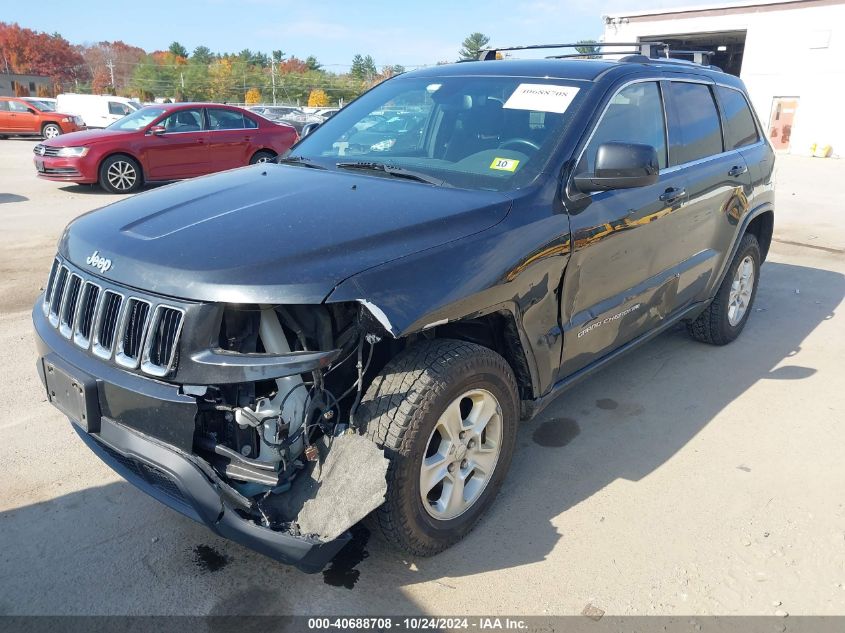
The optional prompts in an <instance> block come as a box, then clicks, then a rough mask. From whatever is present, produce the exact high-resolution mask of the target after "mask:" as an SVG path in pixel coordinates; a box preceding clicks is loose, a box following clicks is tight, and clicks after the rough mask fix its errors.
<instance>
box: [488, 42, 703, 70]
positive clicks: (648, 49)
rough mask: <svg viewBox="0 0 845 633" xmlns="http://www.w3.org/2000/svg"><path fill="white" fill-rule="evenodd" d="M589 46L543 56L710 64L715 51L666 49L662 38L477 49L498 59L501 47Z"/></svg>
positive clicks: (507, 47)
mask: <svg viewBox="0 0 845 633" xmlns="http://www.w3.org/2000/svg"><path fill="white" fill-rule="evenodd" d="M582 46H592V47H595V49H596V50H594V51H590V52H589V53H581V52H578V53H564V54H563V55H549V56H547V57H546V59H575V58H579V57H602V56H604V55H626V57H623V58H622V59H620V60H619V61H624V62H647V61H666V62H669V61H673V62H680V63H688V64H698V65H701V66H710V67H711V68H716V67H715V66H712V65H711V64H710V60H711V58H712V57H713V55H715V54H716V53H715V52H714V51H698V50H688V51H687V50H677V49H670V48H669V45H668V44H666V43H665V42H576V43H574V44H531V45H529V46H505V47H500V48H488V49H484V50H482V51H480V52H479V54H478V59H479V60H480V61H490V60H494V59H498V54H499V53H501V52H504V51H527V50H538V49H548V48H576V49H577V48H580V47H582ZM607 47H613V48H617V47H629V48H633V50H621V51H620V50H604V49H605V48H607ZM679 56H689V57H691V58H692V59H690V60H686V59H679Z"/></svg>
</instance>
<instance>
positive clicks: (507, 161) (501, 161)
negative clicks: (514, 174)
mask: <svg viewBox="0 0 845 633" xmlns="http://www.w3.org/2000/svg"><path fill="white" fill-rule="evenodd" d="M518 165H519V161H518V160H516V159H514V158H494V159H493V162H492V163H490V169H498V170H499V171H516V168H517V166H518Z"/></svg>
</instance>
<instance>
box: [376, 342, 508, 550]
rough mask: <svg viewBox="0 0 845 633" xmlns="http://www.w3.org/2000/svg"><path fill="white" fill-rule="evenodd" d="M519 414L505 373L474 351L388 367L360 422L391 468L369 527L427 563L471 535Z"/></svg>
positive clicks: (431, 347) (416, 350) (432, 351)
mask: <svg viewBox="0 0 845 633" xmlns="http://www.w3.org/2000/svg"><path fill="white" fill-rule="evenodd" d="M518 411H519V408H518V396H517V387H516V380H515V379H514V376H513V372H512V371H511V368H510V367H509V366H508V364H507V362H506V361H505V359H504V358H502V357H501V356H500V355H499V354H497V353H495V352H494V351H492V350H489V349H487V348H485V347H482V346H480V345H475V344H472V343H466V342H463V341H455V340H433V341H427V342H425V343H421V344H417V345H415V346H413V347H410V348H408V349H407V350H406V351H404V352H403V353H401V354H400V355H398V356H397V357H396V358H394V359H393V360H392V361H390V363H388V364H387V366H386V367H385V368H384V370H383V371H382V372H381V373H380V374H379V375H378V376H377V377H376V379H375V380H374V381H373V384H372V385H371V386H370V388H369V389H368V390H367V394H366V396H365V398H364V399H363V401H362V402H361V408H360V413H359V419H361V420H362V425H363V426H364V427H365V429H366V434H367V436H368V437H370V438H371V439H372V440H373V441H374V442H375V443H376V444H378V445H379V446H380V447H382V448H384V451H385V455H386V456H387V457H388V459H389V460H390V466H389V467H388V471H387V495H386V497H385V502H384V504H383V505H382V506H381V507H380V508H379V509H378V510H376V512H375V513H374V514H373V518H374V520H375V522H376V523H377V525H378V527H379V528H380V531H381V532H382V534H383V535H384V536H385V538H386V539H387V540H388V541H389V542H390V543H391V544H392V545H394V546H396V547H399V548H401V549H403V550H405V551H407V552H409V553H411V554H414V555H418V556H431V555H433V554H436V553H438V552H440V551H442V550H444V549H446V548H447V547H449V546H450V545H452V544H454V543H456V542H457V541H459V540H460V539H461V538H462V537H463V536H464V535H466V534H467V533H468V532H469V531H470V530H471V529H472V528H473V527H474V526H475V524H476V522H477V521H478V520H479V519H480V518H481V516H482V515H483V514H484V512H485V511H486V510H487V508H488V507H490V505H491V504H492V503H493V500H494V499H495V497H496V494H497V493H498V491H499V488H500V487H501V485H502V481H503V480H504V478H505V474H506V473H507V470H508V467H509V466H510V461H511V457H512V455H513V450H514V444H515V441H516V426H517V421H518V417H519V414H518Z"/></svg>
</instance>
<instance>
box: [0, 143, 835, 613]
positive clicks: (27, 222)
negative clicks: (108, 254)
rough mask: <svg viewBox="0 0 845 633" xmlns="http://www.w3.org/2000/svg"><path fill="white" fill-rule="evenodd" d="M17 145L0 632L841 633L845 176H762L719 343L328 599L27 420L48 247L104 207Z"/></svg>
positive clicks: (591, 416) (644, 358)
mask: <svg viewBox="0 0 845 633" xmlns="http://www.w3.org/2000/svg"><path fill="white" fill-rule="evenodd" d="M33 145H34V143H33V142H32V141H20V140H7V141H0V271H2V274H0V371H2V375H3V377H4V379H5V385H4V395H5V397H4V398H3V399H2V402H0V432H2V441H0V491H2V492H0V575H1V576H0V577H2V587H3V590H2V591H0V614H2V613H6V614H10V613H14V614H24V613H30V614H36V613H51V614H60V613H61V614H64V613H75V614H91V613H96V614H148V613H158V614H176V613H190V614H239V613H250V614H261V613H280V614H281V613H284V614H291V613H293V614H317V613H335V614H337V613H345V614H353V613H369V614H373V613H379V612H384V613H419V612H422V613H432V614H440V615H457V614H488V613H498V614H516V613H519V614H572V613H580V612H581V610H582V609H583V608H584V607H585V605H587V604H588V603H589V604H593V605H595V606H597V607H599V608H601V609H603V610H605V611H607V613H609V614H650V613H661V614H728V613H730V614H740V613H741V614H748V613H753V614H772V613H774V612H775V611H776V610H779V609H780V610H784V611H787V612H788V613H790V614H810V613H821V614H833V613H840V614H841V613H845V507H844V506H843V503H845V497H844V496H843V491H845V459H843V457H845V450H844V449H843V447H845V389H843V386H844V385H845V366H843V363H842V359H843V358H845V336H844V335H843V332H845V316H843V315H842V314H841V313H838V312H839V311H840V306H841V304H842V300H843V296H845V276H843V272H845V215H843V214H842V208H841V205H840V204H839V201H840V200H841V198H842V196H841V193H840V192H839V190H837V189H836V186H837V185H838V184H839V183H842V182H845V161H839V162H834V161H825V160H820V159H815V160H814V159H803V158H795V157H789V156H787V157H783V158H782V159H781V160H780V163H779V182H780V189H779V192H778V202H779V208H778V213H779V217H778V226H777V235H776V237H777V240H779V241H776V242H775V244H774V245H773V249H772V253H771V255H770V260H769V262H767V263H766V264H765V266H764V268H763V273H762V284H761V286H760V290H759V294H758V297H757V302H756V306H755V308H756V310H755V312H754V313H753V314H752V316H751V321H750V322H749V324H748V327H747V328H746V330H745V332H744V334H743V336H742V337H741V338H740V339H739V340H738V341H737V342H736V343H734V344H733V345H730V346H728V347H725V348H713V347H708V346H705V345H701V344H696V343H694V342H692V341H691V340H689V339H688V338H687V337H686V336H685V334H684V333H683V332H682V331H681V330H680V329H677V330H674V331H671V332H668V333H666V334H665V335H663V336H661V337H659V338H658V339H657V340H656V341H654V342H652V343H651V344H649V345H647V346H646V347H643V348H640V350H638V351H636V352H634V353H633V354H631V355H629V356H627V357H626V358H624V359H622V360H621V361H619V362H617V363H616V364H615V365H613V366H612V367H611V368H609V369H608V370H607V371H605V372H604V373H602V374H601V375H599V376H596V377H595V378H593V379H591V380H589V381H588V382H586V383H584V384H583V385H582V386H580V387H578V388H577V389H576V390H575V391H573V392H570V393H569V394H567V395H566V396H564V397H563V398H562V399H560V400H559V401H558V402H557V403H555V404H554V405H553V406H552V407H550V409H548V410H547V412H546V413H544V415H543V417H542V418H541V419H539V420H536V421H534V422H531V423H529V424H526V425H524V427H523V428H522V429H521V431H520V435H519V445H520V450H519V452H518V454H517V456H516V458H515V460H514V463H513V466H512V469H511V473H510V475H509V478H508V482H507V484H506V485H505V487H504V489H503V491H502V494H501V495H500V497H499V499H498V502H497V504H496V506H495V508H494V510H493V511H492V512H491V513H490V514H489V515H488V516H487V518H486V520H484V521H483V522H482V523H481V524H480V525H479V527H478V528H477V529H476V530H475V531H474V532H473V533H472V535H471V536H470V537H469V538H467V539H466V540H464V541H463V542H462V543H460V544H459V545H458V546H456V547H454V548H452V549H451V550H449V551H447V552H445V553H443V554H441V555H439V556H437V557H435V558H431V559H421V560H408V559H407V558H405V557H403V556H402V555H400V554H397V553H396V552H394V551H392V550H390V549H388V548H387V547H386V546H385V545H384V544H383V543H382V542H381V541H379V540H378V539H377V538H375V537H373V538H372V539H370V540H369V542H367V543H366V545H365V549H366V551H367V552H368V557H367V558H366V559H365V560H363V561H362V562H360V563H359V564H358V565H357V567H356V568H355V571H353V572H352V573H348V572H347V573H344V572H342V571H341V572H338V573H336V574H333V575H330V576H329V578H328V579H327V578H324V576H323V575H320V574H318V575H312V576H308V575H304V574H301V573H299V572H298V571H295V570H293V569H290V568H287V567H284V566H282V565H278V564H276V563H274V562H273V561H271V560H269V559H266V558H263V557H261V556H259V555H257V554H254V553H252V552H250V551H248V550H246V549H244V548H241V547H239V546H237V545H234V544H231V543H228V542H225V541H223V540H221V539H218V538H216V537H214V536H212V535H211V534H210V533H209V532H208V531H206V530H205V529H204V528H202V527H200V526H198V525H195V524H193V523H192V522H191V521H190V520H188V519H186V518H183V517H181V516H180V515H178V514H176V513H174V512H172V511H170V510H168V509H166V508H164V507H163V506H160V505H159V504H158V503H156V502H155V501H153V500H151V499H149V498H147V497H146V496H145V495H144V494H142V493H140V492H137V491H136V490H135V489H134V488H133V487H131V486H130V485H128V484H126V483H124V482H123V481H122V480H120V479H119V478H118V477H116V476H115V475H114V474H113V473H112V472H111V471H110V470H109V469H108V468H107V467H106V466H104V465H103V464H101V463H100V462H99V461H98V460H97V459H96V458H95V457H94V456H93V455H92V454H90V452H89V451H88V449H86V448H85V447H84V446H83V445H82V443H81V442H80V441H79V439H78V438H77V437H76V435H75V434H74V432H73V431H72V430H71V428H70V426H69V424H68V422H67V421H66V420H64V419H62V417H61V415H60V414H59V413H58V412H56V411H55V410H54V409H53V408H52V407H50V406H49V405H48V404H47V403H46V402H45V398H44V395H43V394H42V392H41V387H40V383H39V382H38V379H37V377H36V374H35V369H34V363H35V354H34V346H33V344H32V340H31V334H30V330H31V327H30V318H29V313H28V310H29V307H30V305H31V304H32V302H33V301H34V300H35V297H36V295H37V293H38V291H39V288H40V286H41V285H42V284H43V282H44V280H45V278H46V276H47V272H48V268H49V265H50V261H51V256H52V254H53V249H54V246H55V242H56V240H57V238H58V237H59V235H60V232H61V230H62V227H63V226H64V225H65V224H66V223H67V222H68V221H70V220H71V219H72V218H74V217H76V216H77V215H79V214H81V213H84V212H86V211H88V210H91V209H94V208H96V207H99V206H102V205H105V204H108V203H110V202H112V201H113V200H115V199H117V197H115V196H109V195H105V194H103V193H101V192H99V191H98V190H96V189H91V188H89V187H77V186H65V185H59V184H55V183H47V182H42V181H38V180H37V179H36V178H35V175H34V170H33V168H32V164H31V159H30V156H31V149H32V146H33ZM795 244H809V245H810V246H811V247H807V246H799V245H795ZM549 444H552V446H549ZM356 572H359V573H360V576H359V577H357V582H355V584H354V585H353V582H352V581H353V580H356ZM327 580H328V581H329V582H331V583H334V584H329V583H328V582H327ZM344 582H345V583H346V584H347V585H349V586H350V587H351V589H350V588H347V587H346V586H336V585H338V584H342V583H344Z"/></svg>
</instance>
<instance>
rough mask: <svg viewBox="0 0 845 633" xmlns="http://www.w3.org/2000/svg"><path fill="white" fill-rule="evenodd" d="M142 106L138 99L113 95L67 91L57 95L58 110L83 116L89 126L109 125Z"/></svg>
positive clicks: (100, 126)
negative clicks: (82, 93)
mask: <svg viewBox="0 0 845 633" xmlns="http://www.w3.org/2000/svg"><path fill="white" fill-rule="evenodd" d="M140 108H141V104H140V103H138V102H137V101H133V100H132V99H128V98H126V97H113V96H111V95H80V94H74V93H65V94H60V95H59V96H58V97H56V110H58V111H59V112H62V113H65V114H75V115H77V116H80V117H82V120H83V121H85V125H86V126H88V127H89V128H102V127H107V126H109V125H111V124H112V123H114V122H115V121H117V120H118V119H122V118H123V117H125V116H126V115H127V114H131V113H132V112H135V110H138V109H140Z"/></svg>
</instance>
